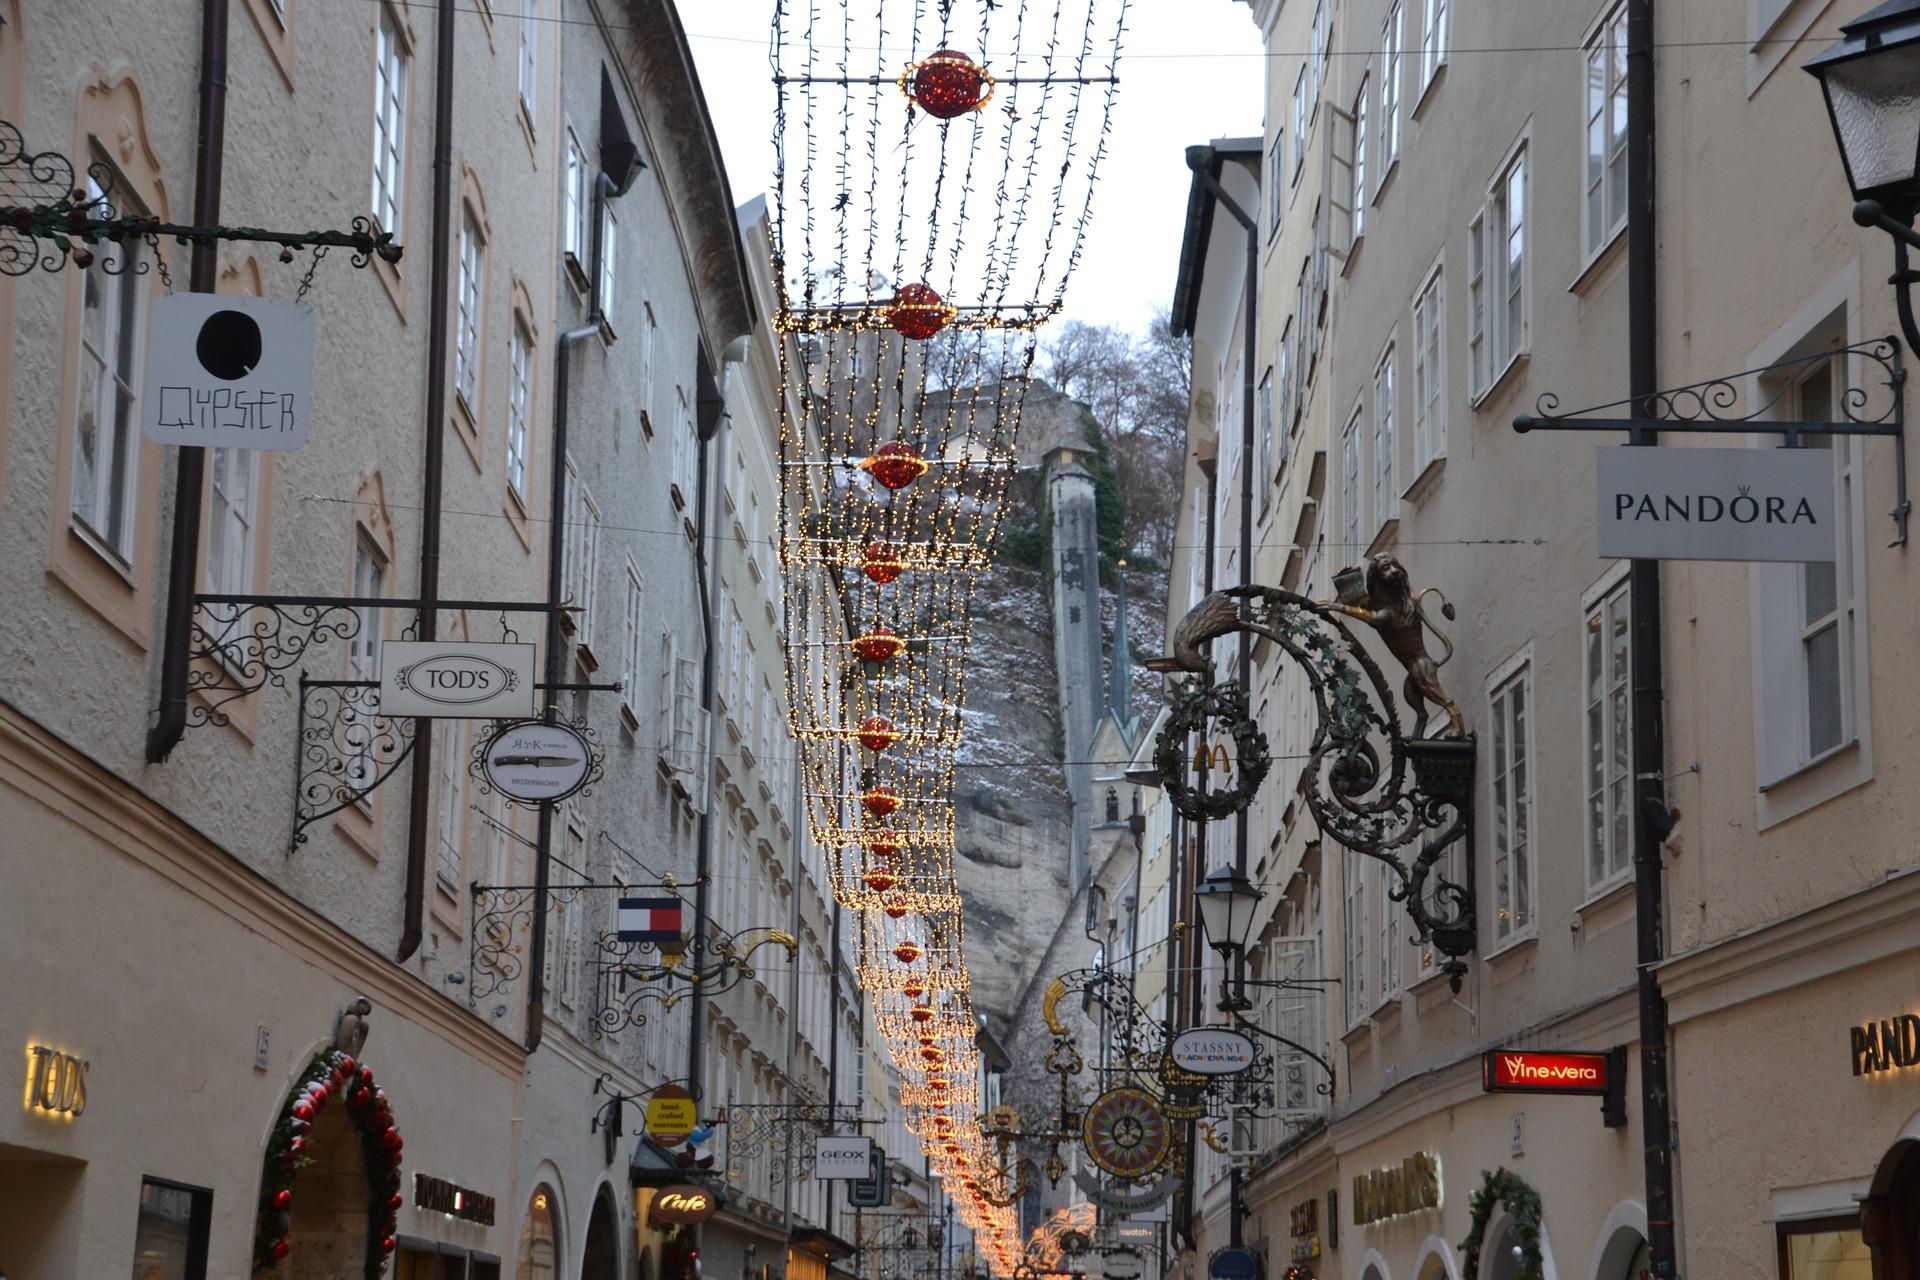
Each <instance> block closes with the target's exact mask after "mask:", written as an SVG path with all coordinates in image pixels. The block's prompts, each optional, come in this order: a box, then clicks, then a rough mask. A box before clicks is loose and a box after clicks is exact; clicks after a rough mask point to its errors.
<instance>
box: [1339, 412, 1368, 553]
mask: <svg viewBox="0 0 1920 1280" xmlns="http://www.w3.org/2000/svg"><path fill="white" fill-rule="evenodd" d="M1363 415H1364V408H1363V406H1361V405H1358V404H1356V405H1354V406H1353V412H1352V413H1351V414H1349V415H1348V416H1347V423H1346V425H1345V426H1344V427H1342V428H1341V429H1340V534H1341V538H1340V541H1341V542H1342V544H1344V549H1343V550H1342V551H1341V557H1342V559H1341V563H1342V564H1343V565H1354V564H1359V563H1360V561H1361V558H1362V557H1363V556H1364V555H1365V553H1366V549H1367V546H1368V544H1369V542H1370V541H1371V539H1367V538H1366V536H1365V535H1366V523H1367V517H1366V499H1365V496H1364V495H1365V493H1366V484H1365V477H1366V474H1367V465H1366V441H1365V439H1364V438H1363V432H1362V418H1363Z"/></svg>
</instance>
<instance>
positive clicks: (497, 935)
mask: <svg viewBox="0 0 1920 1280" xmlns="http://www.w3.org/2000/svg"><path fill="white" fill-rule="evenodd" d="M553 861H554V864H555V865H556V866H563V865H565V864H563V863H561V862H560V860H559V859H558V858H555V859H554V860H553ZM569 870H572V868H569ZM582 880H583V881H584V877H582ZM640 887H644V886H636V885H602V884H586V883H584V882H582V883H574V884H559V883H556V884H550V885H548V886H547V910H549V911H564V910H566V909H567V908H568V907H570V906H573V905H574V904H576V903H578V902H580V901H581V900H582V899H583V898H585V897H586V896H587V895H588V894H589V893H590V892H592V891H593V890H596V889H603V890H604V889H620V890H622V891H630V890H632V889H635V888H640ZM655 887H671V886H670V885H668V886H655ZM468 896H469V900H470V903H471V905H470V907H469V911H468V914H469V915H470V917H471V922H472V923H471V927H470V928H469V929H468V930H467V950H468V956H467V959H468V961H469V963H468V966H467V970H468V976H467V1003H468V1004H469V1005H473V1004H477V1003H478V1002H479V1001H481V1000H483V999H485V998H486V997H488V996H490V995H493V994H494V993H495V992H497V991H501V990H504V989H505V988H507V987H510V986H512V985H513V984H514V983H515V982H517V981H518V980H519V978H520V975H521V974H523V973H525V972H526V962H525V961H523V960H522V959H521V957H522V956H523V955H525V954H526V947H527V942H526V939H527V936H528V934H529V933H530V932H531V929H532V926H533V913H534V911H535V910H536V909H537V905H538V903H539V901H540V887H539V886H538V885H531V884H479V883H475V884H474V885H473V886H472V892H471V893H470V894H469V895H468Z"/></svg>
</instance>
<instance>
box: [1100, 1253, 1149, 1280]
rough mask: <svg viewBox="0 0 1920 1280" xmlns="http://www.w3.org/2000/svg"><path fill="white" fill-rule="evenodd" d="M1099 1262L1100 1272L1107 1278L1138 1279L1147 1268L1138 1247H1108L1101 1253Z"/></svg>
mask: <svg viewBox="0 0 1920 1280" xmlns="http://www.w3.org/2000/svg"><path fill="white" fill-rule="evenodd" d="M1100 1262H1101V1267H1100V1271H1101V1274H1103V1275H1105V1276H1106V1278H1107V1280H1140V1276H1141V1274H1142V1273H1143V1272H1144V1271H1145V1270H1146V1269H1147V1263H1146V1259H1145V1258H1143V1257H1141V1256H1140V1251H1139V1250H1138V1249H1128V1248H1122V1249H1109V1250H1108V1251H1107V1252H1106V1253H1104V1254H1102V1255H1101V1259H1100Z"/></svg>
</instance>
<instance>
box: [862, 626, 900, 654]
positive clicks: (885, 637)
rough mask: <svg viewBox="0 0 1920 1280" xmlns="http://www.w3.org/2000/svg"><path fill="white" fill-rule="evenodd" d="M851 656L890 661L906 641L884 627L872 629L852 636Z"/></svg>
mask: <svg viewBox="0 0 1920 1280" xmlns="http://www.w3.org/2000/svg"><path fill="white" fill-rule="evenodd" d="M852 647H853V656H854V657H856V658H858V659H860V661H862V662H891V661H892V660H893V659H894V658H896V657H898V656H899V654H900V651H901V650H902V649H904V648H906V647H907V642H906V641H905V640H902V639H901V638H900V637H899V636H897V635H895V634H893V632H891V631H889V630H888V629H887V628H885V627H875V628H874V629H873V630H871V631H868V632H865V633H863V634H861V635H857V636H855V637H854V638H853V646H852Z"/></svg>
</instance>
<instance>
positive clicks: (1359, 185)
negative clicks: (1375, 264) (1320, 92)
mask: <svg viewBox="0 0 1920 1280" xmlns="http://www.w3.org/2000/svg"><path fill="white" fill-rule="evenodd" d="M1366 229H1367V78H1366V77H1365V76H1362V77H1360V92H1359V93H1358V94H1357V95H1356V96H1355V97H1354V100H1353V238H1354V239H1355V240H1358V239H1359V238H1360V237H1361V236H1363V235H1365V234H1366Z"/></svg>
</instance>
